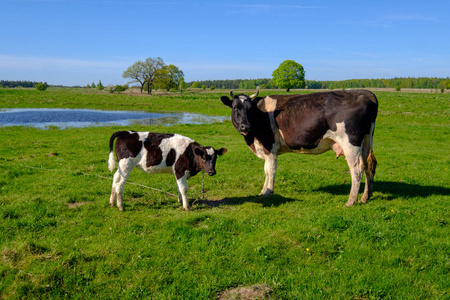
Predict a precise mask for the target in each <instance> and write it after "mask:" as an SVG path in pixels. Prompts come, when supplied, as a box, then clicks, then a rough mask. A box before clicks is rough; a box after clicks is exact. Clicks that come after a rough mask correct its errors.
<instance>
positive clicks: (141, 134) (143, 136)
mask: <svg viewBox="0 0 450 300" xmlns="http://www.w3.org/2000/svg"><path fill="white" fill-rule="evenodd" d="M129 132H130V134H134V133H137V134H138V135H139V141H141V142H144V141H145V140H146V139H147V137H148V134H149V132H148V131H146V132H133V131H129Z"/></svg>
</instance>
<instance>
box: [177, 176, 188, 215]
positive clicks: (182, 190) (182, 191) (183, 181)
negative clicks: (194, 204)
mask: <svg viewBox="0 0 450 300" xmlns="http://www.w3.org/2000/svg"><path fill="white" fill-rule="evenodd" d="M177 186H178V199H179V198H180V195H181V200H182V201H183V208H184V210H185V211H189V201H188V199H187V174H184V175H183V177H181V178H180V179H177ZM178 202H180V200H178Z"/></svg>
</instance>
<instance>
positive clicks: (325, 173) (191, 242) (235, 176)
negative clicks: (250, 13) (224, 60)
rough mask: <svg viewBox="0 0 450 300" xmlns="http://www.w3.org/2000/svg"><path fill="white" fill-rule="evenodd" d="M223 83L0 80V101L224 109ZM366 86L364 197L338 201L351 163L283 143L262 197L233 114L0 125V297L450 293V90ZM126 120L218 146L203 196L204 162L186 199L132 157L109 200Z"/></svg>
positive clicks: (257, 163)
mask: <svg viewBox="0 0 450 300" xmlns="http://www.w3.org/2000/svg"><path fill="white" fill-rule="evenodd" d="M277 92H278V91H277ZM305 92H309V91H302V93H305ZM269 93H273V92H272V91H262V92H261V94H262V95H265V94H269ZM279 93H283V92H279ZM227 94H228V91H225V90H216V91H214V92H201V91H195V92H186V93H183V94H181V95H180V94H179V93H161V94H156V95H151V96H147V95H135V94H132V95H130V94H123V95H119V94H108V93H102V92H99V91H96V90H89V89H51V88H50V89H48V90H47V91H44V92H39V91H36V90H31V89H0V108H12V107H55V108H96V109H120V110H146V111H155V112H157V111H161V112H162V111H187V112H196V113H204V114H212V115H224V116H227V115H229V114H230V112H229V108H227V107H225V106H224V105H223V104H222V103H221V102H220V100H219V99H220V96H222V95H227ZM375 94H376V96H377V97H378V101H379V104H380V107H379V114H378V118H377V124H376V128H375V137H374V151H375V155H376V158H377V160H378V167H377V172H376V176H375V184H374V196H373V198H372V199H371V200H370V201H369V202H368V203H367V204H356V205H354V206H353V207H350V208H349V207H345V203H346V201H347V198H348V194H349V191H350V174H349V173H348V166H347V164H346V161H345V160H344V159H343V158H342V157H341V158H339V159H338V160H336V159H335V154H334V153H333V152H332V151H331V152H327V153H325V154H322V155H318V156H308V155H298V154H285V155H282V156H280V157H279V162H278V172H277V176H276V184H275V194H274V195H272V196H270V197H266V198H262V197H259V196H257V194H258V193H259V192H260V190H261V188H262V185H263V183H264V171H263V161H262V160H260V159H258V158H257V157H256V156H255V155H254V154H253V153H252V152H251V151H250V150H249V149H248V148H247V146H246V145H245V143H244V140H243V138H242V137H241V136H239V134H238V133H237V132H236V130H235V129H234V127H233V125H232V124H231V122H230V121H226V122H223V123H216V124H212V125H175V126H170V127H167V126H145V127H144V126H133V127H118V126H110V127H92V128H70V129H64V130H60V129H57V128H49V129H47V130H40V129H34V128H27V127H0V299H136V298H137V299H216V298H217V297H218V296H219V295H220V294H221V293H222V292H223V291H226V290H229V289H233V288H236V287H248V286H253V285H261V284H262V285H265V286H267V287H269V288H270V289H271V290H272V294H271V296H270V297H271V299H450V238H449V233H450V175H449V174H450V172H449V167H450V160H449V154H450V153H449V145H450V94H431V93H430V94H424V93H406V92H386V91H376V92H375ZM128 129H134V130H145V131H155V132H176V133H179V134H183V135H186V136H189V137H191V138H193V139H195V140H196V141H198V142H199V143H201V144H202V145H211V146H213V147H215V148H220V147H226V148H227V149H228V152H227V153H226V154H225V155H224V156H222V157H220V158H219V159H218V162H217V166H216V170H217V175H215V176H213V177H207V176H205V178H204V184H205V193H204V199H202V175H201V174H199V175H197V176H196V177H193V178H191V179H190V180H188V186H189V191H188V197H189V198H190V203H191V205H192V209H191V211H190V212H185V211H184V210H183V209H182V207H181V206H180V205H179V204H178V203H177V201H176V199H175V198H173V197H172V196H171V195H169V194H167V193H166V192H168V193H173V194H176V185H175V179H174V177H173V176H172V175H171V174H156V175H147V174H144V173H143V172H142V171H140V170H135V171H134V172H133V173H132V174H131V176H130V178H129V182H128V183H127V184H126V185H125V192H124V199H125V211H124V212H120V211H119V210H118V209H117V208H111V207H110V206H109V195H110V192H111V183H112V176H113V174H112V173H110V172H109V171H108V168H107V159H108V154H109V147H108V142H109V138H110V136H111V134H112V133H113V132H115V131H118V130H128ZM148 187H152V188H155V189H158V190H160V191H157V190H153V189H149V188H148Z"/></svg>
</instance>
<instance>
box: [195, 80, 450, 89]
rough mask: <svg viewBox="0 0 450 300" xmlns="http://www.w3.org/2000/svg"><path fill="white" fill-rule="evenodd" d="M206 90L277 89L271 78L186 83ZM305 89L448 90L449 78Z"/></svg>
mask: <svg viewBox="0 0 450 300" xmlns="http://www.w3.org/2000/svg"><path fill="white" fill-rule="evenodd" d="M197 82H198V84H199V85H200V86H203V85H205V86H206V87H207V88H210V87H211V86H214V87H215V88H221V89H254V88H256V86H259V87H260V88H262V89H278V88H280V87H278V86H277V85H275V84H274V83H273V80H272V79H271V78H261V79H232V80H202V81H193V82H188V83H187V84H188V86H192V85H193V84H195V83H197ZM305 88H307V89H348V88H416V89H440V88H444V89H450V78H449V77H447V78H437V77H419V78H412V77H407V78H390V79H349V80H337V81H331V80H327V81H321V80H305Z"/></svg>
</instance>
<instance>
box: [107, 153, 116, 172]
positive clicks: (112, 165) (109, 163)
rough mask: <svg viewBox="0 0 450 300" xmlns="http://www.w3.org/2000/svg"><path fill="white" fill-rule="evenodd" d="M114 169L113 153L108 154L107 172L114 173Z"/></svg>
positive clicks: (114, 159)
mask: <svg viewBox="0 0 450 300" xmlns="http://www.w3.org/2000/svg"><path fill="white" fill-rule="evenodd" d="M115 167H116V158H115V157H114V151H111V152H109V159H108V169H109V171H111V172H112V171H114V168H115Z"/></svg>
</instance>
